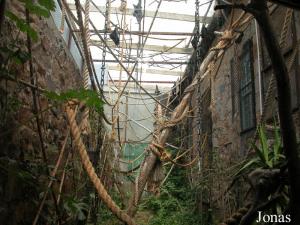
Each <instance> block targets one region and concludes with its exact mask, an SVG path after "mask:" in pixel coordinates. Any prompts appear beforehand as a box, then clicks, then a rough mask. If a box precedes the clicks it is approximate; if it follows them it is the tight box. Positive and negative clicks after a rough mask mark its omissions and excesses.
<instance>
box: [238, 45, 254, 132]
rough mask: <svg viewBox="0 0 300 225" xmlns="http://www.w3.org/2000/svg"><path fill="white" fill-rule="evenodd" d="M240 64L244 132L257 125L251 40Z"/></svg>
mask: <svg viewBox="0 0 300 225" xmlns="http://www.w3.org/2000/svg"><path fill="white" fill-rule="evenodd" d="M240 66H241V77H240V90H239V92H240V117H241V131H242V132H244V131H247V130H250V129H252V128H254V127H255V125H256V118H255V90H254V76H253V58H252V44H251V41H248V42H247V43H246V44H245V45H244V48H243V53H242V56H241V65H240Z"/></svg>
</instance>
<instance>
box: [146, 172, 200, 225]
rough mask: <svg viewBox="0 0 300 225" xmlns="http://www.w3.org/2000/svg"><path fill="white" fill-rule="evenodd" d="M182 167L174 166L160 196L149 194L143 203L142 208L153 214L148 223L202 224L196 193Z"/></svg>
mask: <svg viewBox="0 0 300 225" xmlns="http://www.w3.org/2000/svg"><path fill="white" fill-rule="evenodd" d="M186 179H187V178H186V172H185V170H184V169H182V168H178V167H177V168H174V170H173V172H172V174H171V175H170V176H169V178H168V180H167V181H166V183H165V184H164V185H163V186H162V187H161V193H160V196H158V197H155V196H149V197H147V198H146V199H145V201H144V203H143V204H141V207H142V209H141V210H146V211H150V212H151V214H152V215H153V216H152V217H151V218H150V220H149V223H147V224H148V225H161V224H163V225H190V224H200V219H201V216H202V215H200V214H199V213H196V212H195V202H196V199H195V193H194V191H193V189H191V187H190V186H189V185H187V183H188V182H184V181H185V180H186Z"/></svg>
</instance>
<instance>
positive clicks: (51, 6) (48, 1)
mask: <svg viewBox="0 0 300 225" xmlns="http://www.w3.org/2000/svg"><path fill="white" fill-rule="evenodd" d="M38 3H39V4H40V5H42V6H44V7H45V8H46V9H48V10H50V11H54V10H55V8H56V7H55V3H54V1H53V0H38Z"/></svg>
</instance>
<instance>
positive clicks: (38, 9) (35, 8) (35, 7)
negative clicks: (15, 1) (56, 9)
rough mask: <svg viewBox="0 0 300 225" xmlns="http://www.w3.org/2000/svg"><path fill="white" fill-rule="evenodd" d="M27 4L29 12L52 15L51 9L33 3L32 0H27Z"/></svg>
mask: <svg viewBox="0 0 300 225" xmlns="http://www.w3.org/2000/svg"><path fill="white" fill-rule="evenodd" d="M25 6H26V8H27V9H28V11H29V12H31V13H33V14H35V15H37V16H42V17H46V18H48V17H49V16H50V11H49V10H48V9H45V8H44V7H43V6H39V5H37V4H34V3H32V1H30V0H26V2H25Z"/></svg>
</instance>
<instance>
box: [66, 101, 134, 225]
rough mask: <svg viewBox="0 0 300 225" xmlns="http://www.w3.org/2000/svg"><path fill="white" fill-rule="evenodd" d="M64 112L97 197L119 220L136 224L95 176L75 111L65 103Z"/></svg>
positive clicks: (129, 224)
mask: <svg viewBox="0 0 300 225" xmlns="http://www.w3.org/2000/svg"><path fill="white" fill-rule="evenodd" d="M66 113H67V118H68V121H69V125H70V128H71V134H72V136H73V138H74V143H75V146H76V148H77V150H78V153H79V155H80V158H81V162H82V164H83V167H84V169H85V170H86V172H87V174H88V176H89V178H90V180H91V182H92V183H93V185H94V187H95V189H96V191H97V193H98V195H99V197H100V198H101V199H102V200H103V202H104V203H105V204H106V205H107V207H108V208H109V209H110V210H111V212H112V213H113V214H115V215H116V216H117V217H118V218H119V219H120V220H121V221H123V222H125V223H126V224H127V225H136V223H135V222H134V220H133V219H132V218H131V217H130V216H129V215H128V214H126V213H125V212H124V211H122V210H121V209H120V208H119V206H117V204H116V203H115V202H114V201H113V199H112V198H111V196H110V195H109V194H108V192H107V190H106V189H105V187H104V185H103V184H102V182H101V180H100V179H99V177H98V176H97V174H96V172H95V169H94V167H93V165H92V163H91V161H90V159H89V156H88V154H87V150H86V147H85V145H84V144H83V141H82V139H81V135H80V129H79V127H78V125H77V123H76V120H75V117H76V113H75V111H74V109H73V108H72V107H71V106H70V105H68V104H67V105H66Z"/></svg>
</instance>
